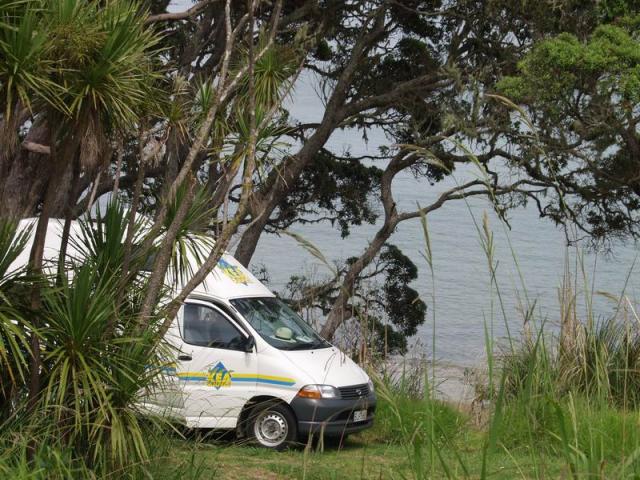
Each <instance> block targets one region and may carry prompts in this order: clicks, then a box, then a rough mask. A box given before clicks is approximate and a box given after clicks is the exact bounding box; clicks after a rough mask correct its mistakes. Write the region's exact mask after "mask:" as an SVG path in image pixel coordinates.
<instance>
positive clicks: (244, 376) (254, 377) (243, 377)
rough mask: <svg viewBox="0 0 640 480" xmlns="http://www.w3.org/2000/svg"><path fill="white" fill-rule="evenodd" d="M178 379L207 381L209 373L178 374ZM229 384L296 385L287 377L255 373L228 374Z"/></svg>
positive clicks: (293, 380)
mask: <svg viewBox="0 0 640 480" xmlns="http://www.w3.org/2000/svg"><path fill="white" fill-rule="evenodd" d="M177 375H178V377H179V378H181V379H182V380H185V381H195V382H198V381H207V380H208V379H209V376H210V373H208V372H180V373H178V374H177ZM229 375H230V377H231V378H230V381H231V382H234V381H235V382H256V383H267V384H271V385H283V386H287V387H289V386H291V385H294V384H295V383H296V381H295V379H293V378H289V377H280V376H277V375H259V374H257V373H234V372H231V373H229Z"/></svg>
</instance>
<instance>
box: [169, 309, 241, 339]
mask: <svg viewBox="0 0 640 480" xmlns="http://www.w3.org/2000/svg"><path fill="white" fill-rule="evenodd" d="M181 333H182V338H183V340H184V341H185V342H186V343H188V344H190V345H197V346H200V347H210V348H224V349H227V350H242V349H243V345H244V342H245V338H244V336H243V335H242V333H240V331H239V330H238V329H237V328H236V327H235V326H234V325H232V324H231V322H230V321H229V320H228V319H227V318H226V317H225V316H224V315H223V314H222V313H221V312H219V311H218V310H216V309H214V308H211V307H207V306H206V305H199V304H194V303H187V304H186V305H185V306H184V315H183V321H182V332H181Z"/></svg>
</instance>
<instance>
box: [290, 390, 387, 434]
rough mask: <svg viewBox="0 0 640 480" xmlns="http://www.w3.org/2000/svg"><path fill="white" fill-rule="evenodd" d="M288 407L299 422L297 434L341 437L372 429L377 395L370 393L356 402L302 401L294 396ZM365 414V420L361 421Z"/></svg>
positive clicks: (306, 399)
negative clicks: (321, 433) (322, 434)
mask: <svg viewBox="0 0 640 480" xmlns="http://www.w3.org/2000/svg"><path fill="white" fill-rule="evenodd" d="M291 408H292V409H293V411H294V413H295V414H296V418H297V419H298V433H300V434H301V435H308V434H309V433H315V432H323V433H324V434H328V435H336V436H337V435H344V434H346V433H354V432H359V431H361V430H365V429H367V428H370V427H372V426H373V418H374V415H375V410H376V395H375V393H373V392H370V393H369V394H368V395H367V396H366V397H362V398H359V399H343V398H317V399H316V398H303V397H296V398H295V399H294V400H293V401H292V402H291ZM363 411H366V412H367V413H366V417H365V419H364V420H360V418H354V417H361V416H362V412H363Z"/></svg>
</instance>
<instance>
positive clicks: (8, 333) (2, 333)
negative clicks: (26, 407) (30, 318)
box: [0, 220, 32, 417]
mask: <svg viewBox="0 0 640 480" xmlns="http://www.w3.org/2000/svg"><path fill="white" fill-rule="evenodd" d="M29 234H30V229H26V230H23V231H19V230H18V225H17V224H16V223H14V222H11V221H7V220H0V410H2V411H6V410H5V409H3V408H2V406H3V404H4V403H5V401H9V400H11V396H12V392H14V391H15V389H16V388H17V387H18V386H19V385H20V383H21V381H22V380H23V379H24V371H25V367H26V364H27V358H26V350H27V348H28V342H27V333H28V332H29V331H32V329H31V328H30V325H29V323H28V322H27V320H26V313H27V312H25V311H24V310H23V309H21V308H20V307H21V304H20V297H21V294H23V293H24V287H23V286H22V281H23V280H24V276H25V270H24V268H14V267H13V266H12V264H13V263H14V262H15V260H16V259H17V258H18V256H19V255H20V254H21V253H23V251H24V249H25V247H26V245H27V242H28V239H29ZM1 416H2V414H0V417H1Z"/></svg>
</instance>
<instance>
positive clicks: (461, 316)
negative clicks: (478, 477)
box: [252, 75, 640, 366]
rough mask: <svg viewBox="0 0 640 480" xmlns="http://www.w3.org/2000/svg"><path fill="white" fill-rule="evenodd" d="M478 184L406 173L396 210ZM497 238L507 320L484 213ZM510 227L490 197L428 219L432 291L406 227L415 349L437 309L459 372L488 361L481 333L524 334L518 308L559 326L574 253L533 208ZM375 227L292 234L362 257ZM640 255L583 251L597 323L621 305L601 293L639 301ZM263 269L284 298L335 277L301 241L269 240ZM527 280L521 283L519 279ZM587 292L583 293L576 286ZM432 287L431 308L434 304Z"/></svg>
mask: <svg viewBox="0 0 640 480" xmlns="http://www.w3.org/2000/svg"><path fill="white" fill-rule="evenodd" d="M316 91H317V86H316V80H315V79H314V77H313V76H312V75H304V76H302V78H301V79H300V80H299V84H298V85H297V88H296V91H295V93H294V95H293V98H292V99H291V101H290V102H289V108H290V109H291V112H292V116H293V117H294V118H296V119H298V120H300V121H304V122H313V121H318V120H319V119H320V117H321V115H322V102H321V100H320V99H319V98H318V95H317V93H316ZM389 144H390V142H389V140H388V139H386V138H385V137H384V135H383V134H382V133H381V132H369V134H368V138H367V139H366V140H365V139H363V137H362V134H361V132H357V131H338V132H336V133H335V134H334V136H332V137H331V139H330V140H329V143H328V146H329V147H330V148H331V149H333V150H334V151H338V152H344V151H350V152H351V153H352V154H354V155H361V154H364V153H369V154H375V153H377V148H378V146H380V145H389ZM473 176H478V172H477V171H476V170H475V169H466V170H461V171H459V172H457V173H456V174H455V179H447V180H446V181H444V182H442V183H440V184H435V185H434V186H431V185H429V183H428V182H426V181H421V180H416V179H415V178H414V177H413V176H412V175H411V174H409V173H402V174H400V175H398V176H397V178H396V179H395V181H394V184H393V193H394V196H395V199H396V203H397V205H398V209H399V210H400V211H408V210H415V208H416V204H420V205H428V204H429V203H431V202H432V201H433V200H434V199H435V198H437V196H438V195H439V193H441V192H442V191H444V190H446V189H447V188H451V186H453V185H455V182H456V181H458V182H463V181H465V180H468V179H470V178H471V177H473ZM485 213H486V214H487V215H488V219H489V225H490V226H491V229H492V231H493V234H494V242H495V259H496V261H497V279H498V283H499V287H500V293H501V297H502V302H503V305H504V311H505V314H506V315H503V314H502V312H501V309H500V304H499V302H498V298H497V295H496V293H495V288H491V286H490V278H489V269H488V266H487V259H486V256H485V254H484V252H483V249H482V247H481V244H480V236H479V234H478V230H477V227H478V225H481V224H482V217H483V215H484V214H485ZM508 217H509V223H510V226H511V228H510V229H509V228H508V227H506V226H505V225H504V224H503V223H501V222H500V221H499V220H498V219H497V217H496V215H495V214H494V212H493V210H492V208H491V205H490V204H489V202H488V201H487V200H485V199H481V198H472V199H469V200H468V201H466V202H465V201H461V200H457V201H451V202H448V203H447V204H446V205H445V206H443V207H442V208H441V209H439V210H437V211H435V212H433V213H431V214H429V216H428V223H429V230H430V236H431V244H432V251H433V259H434V275H435V283H434V284H433V285H432V283H431V274H430V271H429V268H428V265H427V262H426V261H425V260H424V258H423V255H422V254H423V253H424V249H425V241H424V237H423V234H422V227H421V225H420V221H419V220H411V221H406V222H404V223H401V224H400V225H399V227H398V229H397V230H396V232H395V233H394V235H393V236H392V237H391V239H390V242H391V243H393V244H395V245H397V246H398V247H399V248H401V249H402V251H403V252H404V253H405V254H406V255H407V256H408V257H409V258H411V260H412V261H413V262H414V263H415V264H416V265H417V266H418V269H419V278H418V279H417V281H415V282H414V285H413V287H414V288H415V289H416V290H418V292H420V294H421V297H422V299H423V300H424V301H425V302H426V303H427V305H428V308H429V312H428V315H427V317H428V318H427V320H426V322H425V324H424V325H423V326H422V327H421V328H420V329H419V332H418V334H417V336H416V338H414V339H412V343H415V342H416V341H417V342H418V343H419V345H420V346H419V347H418V348H419V350H422V351H424V352H425V353H427V354H429V355H430V354H431V352H432V348H433V345H432V341H431V332H432V328H433V318H432V314H433V309H434V308H435V322H436V343H435V347H436V358H438V359H439V361H441V362H444V363H448V364H453V365H458V366H474V365H476V364H478V363H479V362H481V361H482V358H483V356H484V355H485V352H484V345H485V341H484V328H485V325H486V326H487V327H488V328H489V330H490V331H492V332H493V337H494V338H495V339H496V340H498V341H504V339H505V338H506V335H507V328H506V326H505V317H506V324H507V325H508V326H509V330H510V331H511V334H512V335H513V336H514V337H517V336H518V334H519V333H520V332H521V330H522V318H523V316H522V308H521V305H523V304H524V305H526V303H527V301H528V302H529V304H533V302H534V301H535V312H536V315H535V317H536V320H537V321H538V322H542V321H545V322H547V323H548V324H550V325H557V323H558V319H559V302H558V287H559V286H560V283H561V281H562V276H563V272H564V270H565V265H566V262H567V261H568V262H569V264H570V266H571V268H572V269H575V267H576V253H577V250H576V249H573V248H572V249H567V247H566V240H565V234H564V232H563V231H562V230H561V229H560V228H558V227H556V226H554V225H553V223H552V222H551V221H549V220H547V219H540V218H539V217H538V213H537V211H536V210H535V209H534V208H520V209H517V210H513V211H511V212H510V213H509V215H508ZM376 229H377V227H376V226H375V225H363V226H360V227H354V228H353V229H352V233H351V235H350V236H348V237H347V238H345V239H342V238H340V233H339V231H338V230H337V229H336V228H333V227H332V226H331V225H330V224H329V223H326V224H316V225H306V226H294V227H292V228H291V231H292V232H295V233H297V234H299V235H301V236H302V237H304V238H305V239H306V240H308V241H310V242H311V243H313V244H314V245H315V246H316V247H318V248H319V249H320V250H321V251H322V253H323V254H324V256H325V257H326V258H327V259H329V260H333V259H344V258H347V257H349V256H354V255H358V254H359V253H360V252H362V251H363V249H364V248H365V247H366V246H367V243H368V242H369V240H370V239H371V238H372V237H373V235H374V234H375V232H376ZM637 252H638V248H637V246H636V245H634V244H616V245H614V246H613V248H612V251H611V252H610V253H609V254H606V255H605V254H596V253H594V252H589V251H584V252H581V255H583V264H584V265H585V269H586V271H587V275H588V284H589V285H588V289H589V290H593V291H594V292H595V295H594V297H593V309H594V313H595V316H596V317H597V318H605V317H607V316H610V315H611V314H612V313H613V312H615V310H616V307H617V303H616V302H614V301H612V300H610V299H608V298H607V297H606V296H605V295H602V294H600V293H598V292H608V293H611V294H614V295H619V294H621V293H622V292H623V291H624V293H625V294H626V295H627V296H628V297H629V298H630V299H631V300H632V302H633V301H635V300H638V299H640V273H639V272H638V268H637V267H634V268H632V267H633V266H634V262H635V258H636V254H637ZM261 265H264V266H265V267H266V268H267V270H268V272H269V275H270V286H271V287H272V288H274V289H276V290H282V289H283V288H284V285H285V284H286V282H287V280H288V279H289V277H290V276H291V275H294V274H300V273H301V272H307V273H310V272H313V273H314V274H315V275H316V276H322V275H324V274H326V275H328V274H329V272H328V270H327V269H326V267H324V266H323V265H322V263H321V262H319V261H318V260H317V259H315V258H314V257H312V256H311V255H310V254H309V253H308V252H307V251H306V250H305V249H304V248H303V247H301V246H299V245H298V244H297V243H296V241H295V240H293V239H292V238H290V237H287V236H275V235H267V234H264V235H263V236H262V238H261V240H260V243H259V245H258V248H257V250H256V253H255V255H254V257H253V259H252V267H254V268H255V267H258V266H261ZM521 278H523V279H524V282H523V281H522V280H521ZM580 288H582V287H580ZM432 289H435V299H436V302H435V306H434V305H433V302H432V298H431V297H432ZM577 302H578V305H579V312H585V311H586V307H585V305H584V295H582V294H581V293H580V294H579V295H578V299H577Z"/></svg>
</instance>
